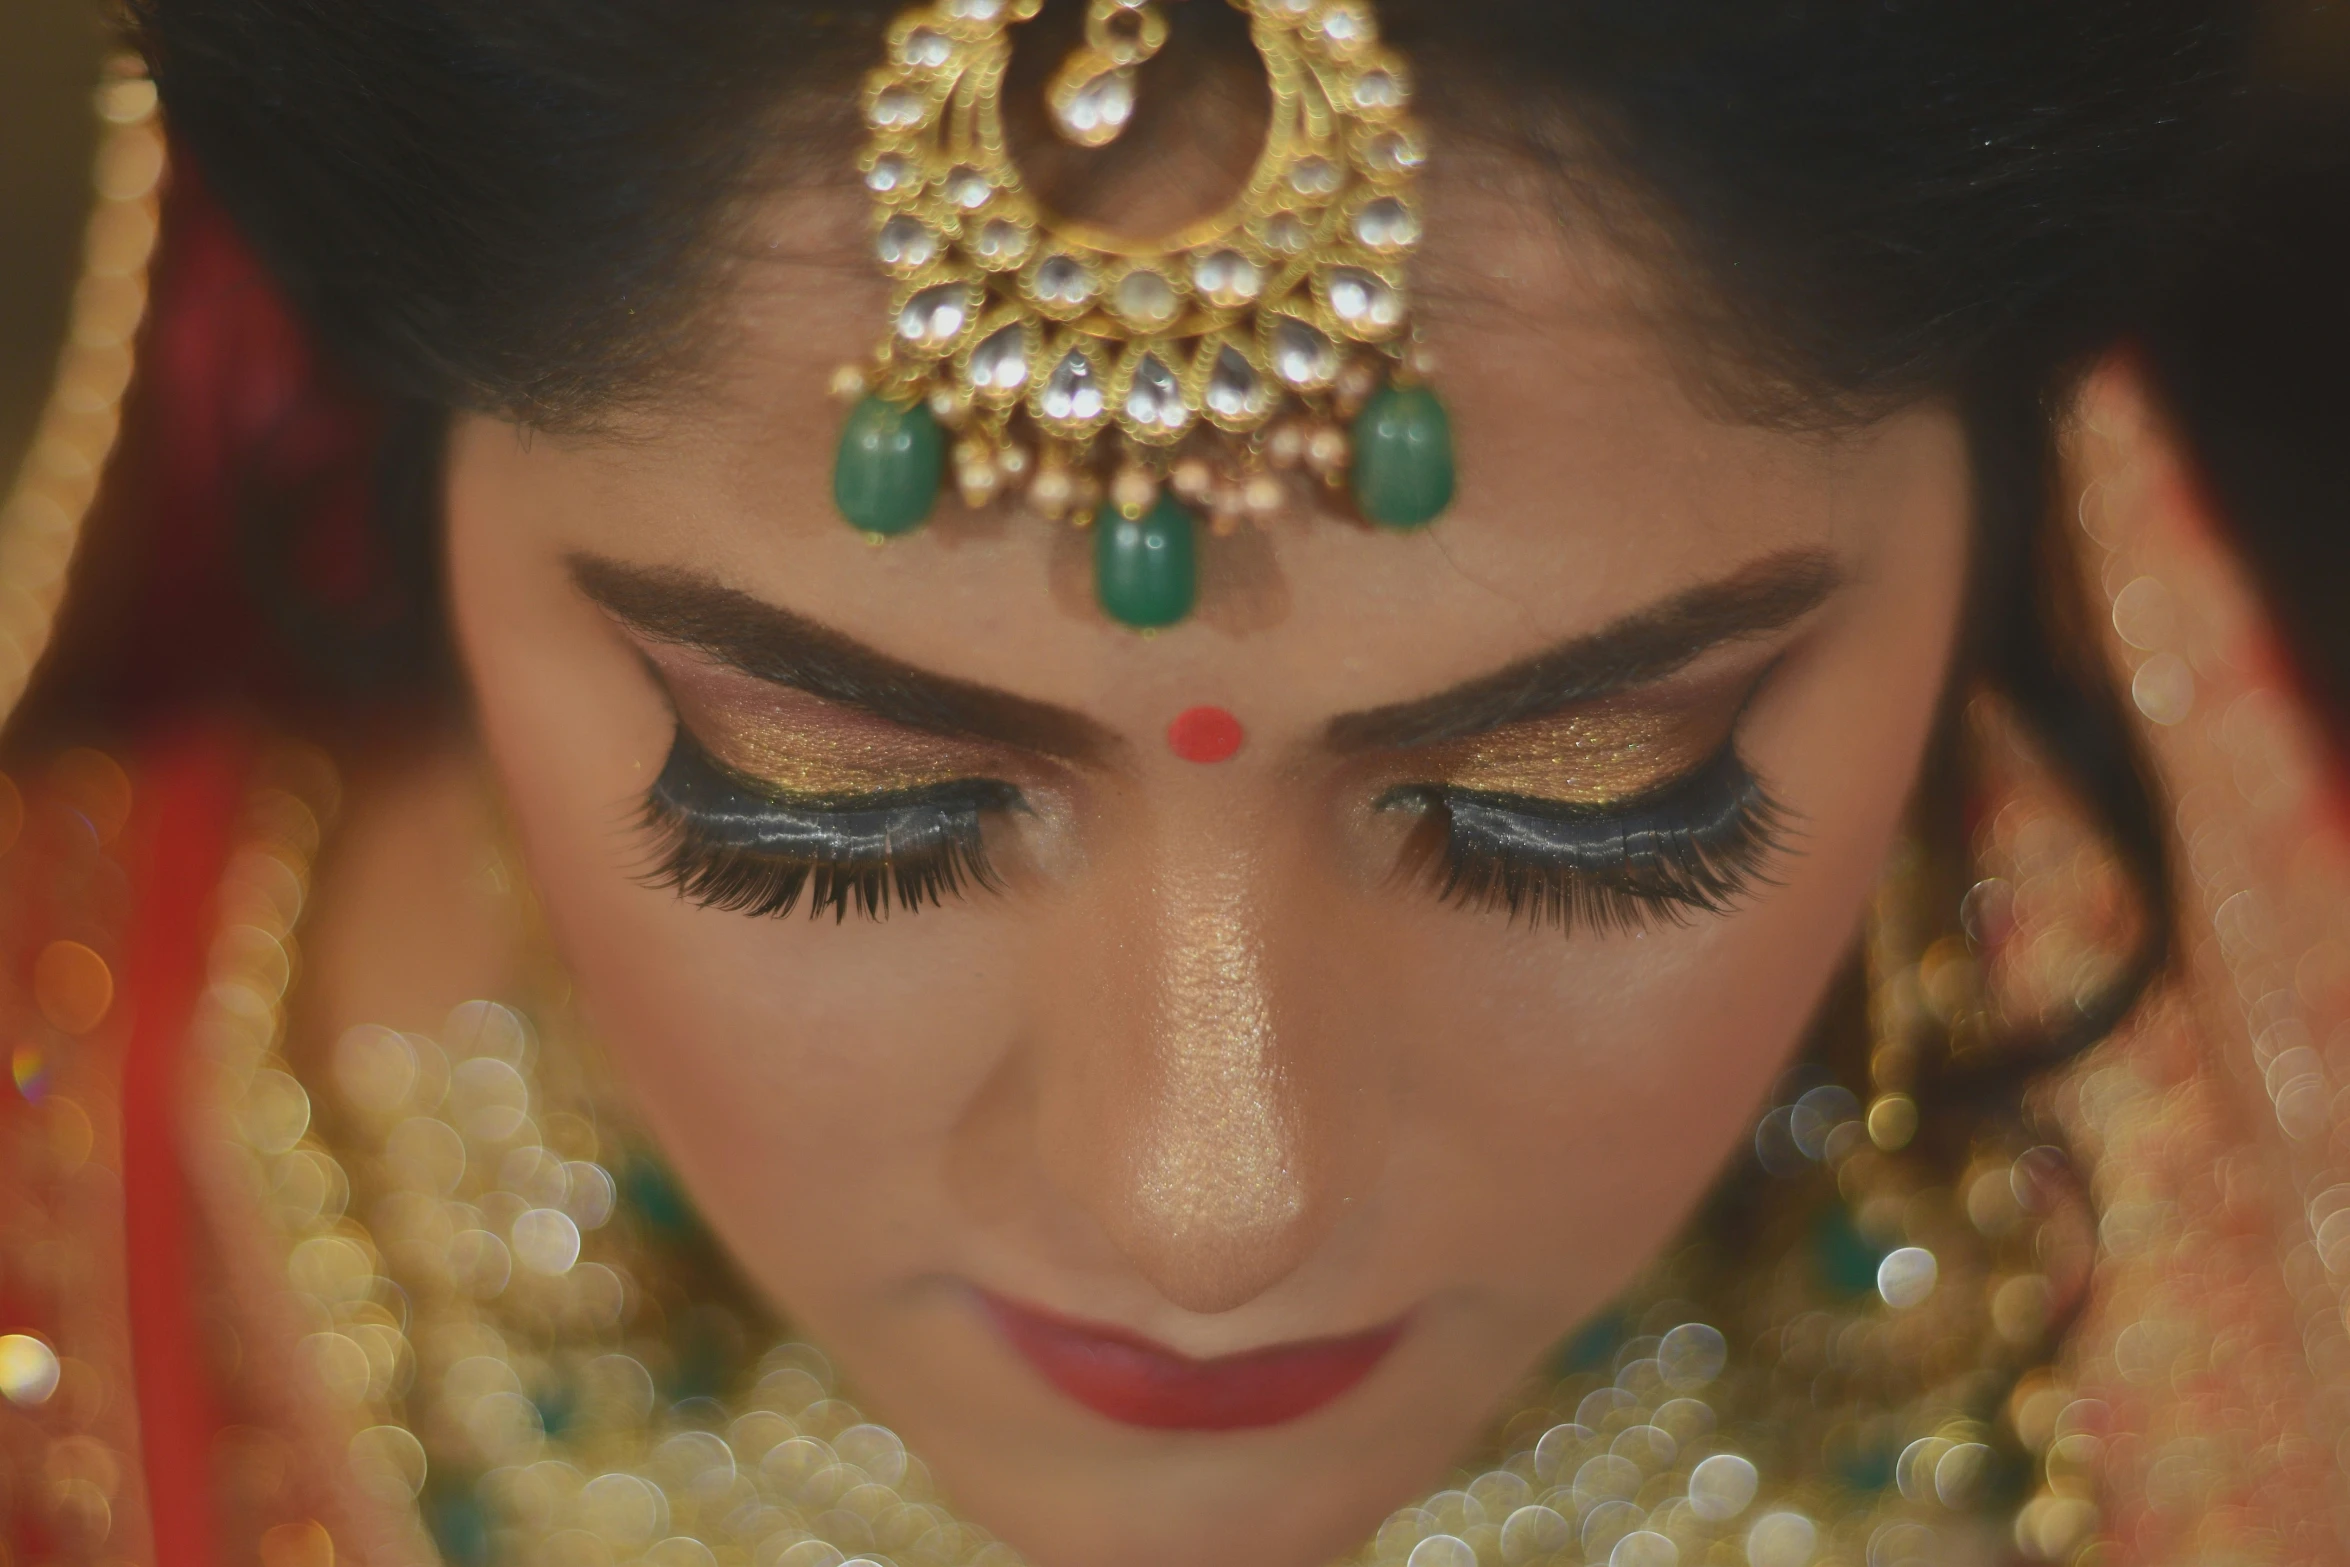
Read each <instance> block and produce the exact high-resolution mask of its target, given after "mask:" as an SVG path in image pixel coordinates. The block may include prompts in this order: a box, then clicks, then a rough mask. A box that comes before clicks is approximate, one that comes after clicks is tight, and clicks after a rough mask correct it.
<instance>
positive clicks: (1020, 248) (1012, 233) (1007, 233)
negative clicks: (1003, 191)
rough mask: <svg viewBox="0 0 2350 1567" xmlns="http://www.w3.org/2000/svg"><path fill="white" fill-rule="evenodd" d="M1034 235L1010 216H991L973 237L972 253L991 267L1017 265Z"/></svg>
mask: <svg viewBox="0 0 2350 1567" xmlns="http://www.w3.org/2000/svg"><path fill="white" fill-rule="evenodd" d="M1034 237H1035V236H1034V235H1033V234H1031V233H1030V231H1029V230H1027V229H1025V228H1023V227H1021V226H1020V225H1019V224H1017V223H1014V222H1012V221H1011V220H1010V219H1009V218H990V219H988V220H987V222H986V223H985V224H984V225H982V226H981V228H980V230H979V233H978V235H977V236H976V237H975V238H973V239H972V241H971V253H972V254H973V255H975V256H977V257H978V258H979V259H980V261H982V262H983V263H985V264H986V265H988V266H991V267H1009V266H1017V265H1018V264H1019V262H1020V259H1021V257H1023V256H1025V255H1027V254H1028V246H1029V244H1030V243H1031V241H1032V240H1033V239H1034Z"/></svg>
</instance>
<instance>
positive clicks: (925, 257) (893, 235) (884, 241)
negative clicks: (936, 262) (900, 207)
mask: <svg viewBox="0 0 2350 1567" xmlns="http://www.w3.org/2000/svg"><path fill="white" fill-rule="evenodd" d="M873 252H874V254H875V255H877V256H879V257H880V258H881V264H882V265H883V266H885V267H907V268H912V267H919V266H926V265H928V264H929V262H930V260H931V258H932V257H934V256H936V255H937V254H938V235H936V234H935V233H933V232H932V231H931V228H930V225H929V224H927V223H925V222H923V221H922V220H921V219H920V218H915V217H908V216H907V215H906V214H905V213H902V212H901V213H899V214H898V215H897V216H896V217H894V218H891V219H890V220H889V221H888V222H887V223H884V224H883V225H881V232H880V234H878V235H876V236H875V238H874V241H873Z"/></svg>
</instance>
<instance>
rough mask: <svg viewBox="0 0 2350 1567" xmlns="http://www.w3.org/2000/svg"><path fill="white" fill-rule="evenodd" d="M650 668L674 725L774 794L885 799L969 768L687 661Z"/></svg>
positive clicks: (824, 705) (932, 744)
mask: <svg viewBox="0 0 2350 1567" xmlns="http://www.w3.org/2000/svg"><path fill="white" fill-rule="evenodd" d="M665 654H666V656H664V655H665ZM654 662H655V664H656V665H657V666H659V668H660V671H661V675H662V679H663V683H664V684H666V685H667V686H668V688H669V696H670V700H671V701H672V702H673V703H674V704H675V706H676V708H677V716H678V719H679V721H680V722H681V723H683V724H684V725H685V729H686V732H687V733H688V734H690V735H692V736H693V737H694V739H695V740H696V741H698V742H699V743H700V744H701V747H702V749H703V750H704V751H706V752H708V753H709V755H710V758H711V760H713V761H715V762H717V763H718V764H719V765H720V766H721V767H723V768H725V769H726V770H727V771H729V772H732V773H736V774H739V775H741V776H742V777H744V778H747V779H750V780H752V781H754V782H756V783H759V784H763V785H766V786H768V787H770V788H772V789H773V790H774V791H775V792H776V793H777V794H779V795H803V796H807V797H810V798H814V799H828V798H831V799H837V798H843V797H850V796H857V795H870V794H894V793H899V792H902V791H905V790H909V789H923V788H928V787H930V786H931V785H933V784H942V783H947V782H949V781H951V780H953V779H957V778H967V777H970V776H971V775H972V773H973V772H974V771H975V770H978V769H977V764H978V761H979V759H978V758H976V757H974V756H972V755H971V754H970V753H971V748H970V747H968V746H965V745H960V744H957V743H956V742H954V741H952V740H944V739H940V738H938V737H936V736H932V735H925V734H921V733H918V732H916V731H913V730H909V729H903V728H900V727H899V726H897V725H895V724H889V723H885V722H883V721H882V720H880V719H876V718H868V717H866V716H865V715H863V714H861V713H854V712H850V711H848V710H847V709H844V708H841V707H837V706H835V705H833V704H831V703H828V702H824V701H821V700H819V699H817V698H815V697H812V696H807V695H805V694H803V693H801V692H797V691H791V690H787V689H784V688H782V687H778V686H774V685H770V684H768V683H767V682H765V681H761V680H757V679H754V678H753V677H751V676H749V675H744V674H741V673H738V672H736V671H733V670H728V669H716V668H712V667H711V666H709V665H707V664H704V663H702V662H701V661H699V660H696V659H693V658H692V657H691V656H690V655H678V654H674V653H667V650H663V652H661V653H655V654H654Z"/></svg>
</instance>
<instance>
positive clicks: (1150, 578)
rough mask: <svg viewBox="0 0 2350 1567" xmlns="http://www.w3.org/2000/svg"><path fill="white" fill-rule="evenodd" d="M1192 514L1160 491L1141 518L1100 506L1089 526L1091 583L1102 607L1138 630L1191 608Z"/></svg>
mask: <svg viewBox="0 0 2350 1567" xmlns="http://www.w3.org/2000/svg"><path fill="white" fill-rule="evenodd" d="M1192 534H1193V528H1192V521H1191V513H1189V512H1187V511H1185V510H1184V509H1183V508H1182V507H1181V506H1179V505H1177V504H1176V503H1175V498H1174V497H1173V496H1171V495H1164V494H1163V495H1161V496H1160V497H1159V503H1158V504H1157V505H1156V506H1154V507H1152V508H1151V509H1150V510H1149V511H1147V512H1145V513H1144V514H1143V515H1142V516H1140V517H1125V516H1121V515H1120V514H1119V513H1117V512H1115V511H1110V510H1105V511H1104V512H1103V513H1102V515H1101V518H1100V519H1099V520H1098V521H1096V522H1095V523H1094V525H1093V586H1094V592H1095V594H1096V595H1097V596H1098V597H1099V598H1100V599H1101V601H1102V609H1103V611H1104V612H1105V613H1106V614H1108V616H1109V617H1110V618H1111V619H1112V620H1115V621H1117V622H1119V623H1120V624H1122V625H1128V626H1132V627H1134V628H1135V629H1136V630H1138V631H1148V630H1151V629H1153V628H1155V627H1158V626H1172V625H1173V624H1175V622H1177V621H1179V620H1181V619H1182V618H1183V617H1184V616H1186V615H1188V614H1190V613H1191V604H1192V600H1193V599H1194V598H1196V597H1197V596H1198V593H1199V563H1198V555H1197V551H1196V549H1195V547H1194V544H1193V539H1192Z"/></svg>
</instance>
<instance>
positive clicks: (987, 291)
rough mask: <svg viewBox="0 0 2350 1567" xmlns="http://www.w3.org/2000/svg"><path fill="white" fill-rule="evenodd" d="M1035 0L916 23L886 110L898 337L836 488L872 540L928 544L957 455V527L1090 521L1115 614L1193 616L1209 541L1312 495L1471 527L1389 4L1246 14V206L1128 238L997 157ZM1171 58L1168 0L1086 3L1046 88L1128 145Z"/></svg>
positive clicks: (942, 13) (901, 47)
mask: <svg viewBox="0 0 2350 1567" xmlns="http://www.w3.org/2000/svg"><path fill="white" fill-rule="evenodd" d="M1040 3H1041V0H934V3H927V4H922V5H917V6H914V7H912V8H911V9H909V10H907V11H906V12H905V13H903V14H902V15H900V16H899V17H898V18H897V20H896V21H895V22H894V23H892V25H891V27H890V29H889V32H888V50H889V55H888V60H887V63H885V64H884V65H883V66H881V67H880V68H879V69H878V70H876V71H875V72H874V73H873V74H872V76H871V77H870V78H869V80H868V81H867V83H866V87H865V98H864V107H865V123H866V126H867V129H868V131H869V133H870V136H869V141H868V144H867V146H866V149H865V152H864V155H863V159H862V162H861V165H860V167H861V170H862V173H863V176H864V182H865V187H866V190H867V192H868V193H869V195H870V196H871V198H872V201H873V221H874V230H873V233H874V256H875V259H876V260H877V261H878V262H879V264H880V265H881V267H882V269H883V270H884V271H885V272H886V273H888V274H889V276H890V277H891V278H892V279H894V280H895V289H894V292H893V294H892V300H891V315H890V327H889V331H888V333H887V334H886V336H885V337H884V339H883V341H882V342H881V344H880V346H879V347H878V348H877V349H876V350H875V353H874V355H873V357H872V360H871V362H870V363H868V364H863V365H856V366H850V367H848V368H846V369H844V370H843V371H842V372H841V374H840V375H839V376H838V377H836V382H835V391H836V392H837V393H838V394H840V395H841V396H843V397H844V398H845V399H847V400H849V401H850V402H852V403H853V407H852V409H851V411H850V413H849V415H848V419H847V422H846V425H845V427H844V429H843V431H842V434H841V440H840V447H839V452H838V455H837V457H836V460H835V464H834V471H833V495H834V500H835V502H836V504H837V505H838V507H839V510H840V512H841V514H842V515H843V516H844V517H845V518H846V519H847V520H848V521H849V522H850V524H851V525H853V526H855V527H857V528H859V529H861V530H863V531H864V532H866V533H868V534H871V535H874V536H876V537H888V536H891V535H895V534H900V533H905V532H908V531H910V530H912V529H914V528H917V527H919V526H920V525H921V524H922V523H923V521H924V520H925V519H927V517H928V516H929V514H930V512H931V510H932V508H933V507H934V505H935V504H936V501H937V497H938V492H939V490H940V488H941V487H942V486H943V484H944V482H945V478H946V473H947V469H948V465H949V462H950V460H951V463H952V467H953V472H954V478H955V481H956V485H957V488H958V489H959V491H960V492H961V495H962V499H963V501H964V502H965V504H967V505H970V506H973V507H978V506H984V505H987V504H989V503H991V502H993V501H995V500H996V499H998V498H1000V497H1002V496H1004V495H1005V494H1006V493H1007V492H1009V491H1010V490H1012V489H1014V488H1015V487H1020V488H1021V490H1022V494H1023V496H1024V498H1025V500H1026V502H1027V504H1028V505H1029V506H1030V507H1031V508H1032V509H1033V510H1035V511H1037V512H1038V513H1040V514H1041V515H1043V516H1046V517H1048V518H1067V519H1069V520H1070V521H1072V522H1074V523H1076V524H1078V525H1079V526H1086V525H1091V524H1093V523H1094V522H1095V520H1096V517H1097V514H1098V513H1099V512H1100V510H1101V508H1102V506H1103V503H1104V501H1105V500H1106V501H1107V502H1108V505H1109V508H1110V516H1108V517H1107V518H1105V519H1104V525H1103V526H1102V527H1101V529H1100V531H1099V533H1098V534H1097V537H1096V540H1095V551H1094V561H1095V571H1094V581H1095V589H1096V595H1097V597H1098V599H1099V601H1100V603H1101V605H1102V608H1103V610H1104V611H1105V612H1106V613H1107V614H1108V615H1109V616H1110V617H1111V618H1112V619H1114V620H1116V621H1119V622H1121V623H1122V624H1125V625H1127V626H1131V627H1135V628H1137V629H1144V630H1148V629H1152V628H1155V627H1160V626H1167V625H1172V624H1174V623H1176V622H1177V621H1180V620H1181V619H1183V618H1184V617H1185V616H1186V615H1187V614H1189V613H1190V610H1191V607H1192V604H1193V600H1194V598H1195V596H1196V586H1197V546H1196V543H1195V533H1196V527H1197V522H1198V519H1199V517H1200V516H1201V514H1203V513H1204V514H1205V517H1206V520H1207V522H1208V524H1209V528H1210V531H1211V532H1213V533H1217V534H1225V533H1230V532H1231V531H1233V530H1234V529H1236V528H1238V527H1239V526H1240V525H1241V524H1242V523H1243V522H1244V521H1249V522H1258V523H1262V522H1268V521H1271V520H1272V519H1274V518H1275V517H1278V516H1279V515H1281V514H1282V513H1283V512H1284V511H1285V510H1287V509H1288V508H1289V506H1290V505H1291V503H1292V502H1293V501H1295V500H1296V499H1297V498H1298V491H1300V490H1301V489H1304V488H1307V487H1309V486H1312V487H1316V488H1320V489H1323V490H1327V491H1330V492H1345V493H1350V494H1351V496H1352V499H1353V503H1354V506H1355V509H1356V510H1357V511H1358V512H1359V513H1360V514H1361V515H1362V516H1363V517H1365V518H1366V519H1368V520H1369V521H1371V522H1374V523H1377V524H1380V525H1382V526H1385V527H1388V528H1392V529H1398V530H1409V529H1415V528H1420V527H1424V526H1426V525H1427V524H1428V523H1430V522H1433V521H1434V520H1435V519H1436V518H1437V516H1438V515H1440V514H1441V513H1442V512H1443V511H1444V510H1445V508H1446V507H1447V506H1449V505H1450V504H1451V501H1452V496H1453V490H1454V484H1455V464H1454V457H1453V442H1452V428H1451V422H1450V418H1449V415H1448V414H1447V412H1446V410H1445V406H1444V404H1443V402H1442V401H1441V399H1439V398H1438V396H1437V395H1436V393H1435V391H1434V390H1433V389H1432V388H1431V387H1429V386H1428V385H1427V384H1426V381H1425V379H1424V372H1425V369H1426V365H1425V362H1424V360H1423V359H1422V357H1421V356H1420V355H1419V353H1418V352H1417V350H1416V348H1415V346H1414V343H1413V329H1412V323H1411V320H1410V317H1409V311H1408V307H1407V296H1406V289H1405V267H1406V263H1407V262H1408V260H1409V259H1410V257H1411V255H1412V253H1413V252H1414V251H1415V250H1416V248H1417V247H1418V244H1419V241H1420V236H1421V231H1422V221H1421V209H1420V206H1419V200H1418V195H1417V181H1418V176H1419V172H1420V170H1421V168H1422V166H1423V165H1424V164H1425V162H1426V158H1427V149H1426V141H1425V138H1424V135H1423V133H1422V131H1421V129H1420V127H1419V125H1418V124H1417V122H1416V121H1414V120H1413V119H1412V118H1411V116H1410V115H1409V113H1408V112H1407V106H1408V104H1409V101H1410V82H1409V76H1408V73H1407V71H1406V68H1405V65H1404V63H1403V61H1402V60H1401V59H1400V58H1399V57H1398V56H1396V55H1395V54H1394V53H1393V52H1392V51H1390V50H1388V49H1387V48H1385V47H1384V46H1383V45H1382V44H1381V43H1380V41H1379V37H1378V30H1377V25H1376V22H1375V21H1374V19H1373V16H1372V12H1371V9H1370V6H1369V4H1368V3H1367V0H1232V3H1233V4H1234V5H1235V6H1236V7H1237V8H1239V9H1240V10H1242V11H1244V12H1246V13H1247V14H1248V16H1249V19H1250V34H1251V37H1252V39H1253V40H1254V42H1255V45H1256V48H1257V52H1258V54H1259V56H1260V58H1261V59H1262V61H1263V63H1264V66H1265V70H1266V73H1267V76H1268V79H1269V82H1270V84H1271V89H1272V100H1273V114H1272V125H1271V129H1270V132H1269V134H1268V136H1267V139H1266V143H1265V147H1264V150H1263V152H1262V153H1261V154H1260V155H1259V157H1258V160H1257V163H1256V167H1255V169H1254V170H1253V171H1252V173H1251V174H1250V176H1249V178H1248V181H1247V183H1246V185H1245V186H1244V187H1243V189H1242V191H1241V193H1240V194H1239V196H1238V197H1236V198H1235V199H1234V200H1233V202H1232V203H1231V204H1230V205H1228V206H1227V207H1226V208H1225V209H1224V210H1223V211H1221V212H1218V213H1216V214H1214V215H1212V216H1210V217H1208V218H1206V219H1204V220H1202V221H1201V222H1199V223H1197V224H1195V225H1193V226H1191V227H1190V228H1187V229H1185V230H1183V231H1182V232H1180V233H1178V234H1176V235H1173V236H1170V237H1168V238H1167V239H1165V240H1162V241H1157V242H1151V243H1142V244H1134V243H1129V242H1126V241H1124V240H1120V239H1117V238H1115V237H1113V236H1110V235H1108V234H1105V233H1102V232H1100V231H1098V230H1094V229H1091V228H1087V227H1084V226H1082V225H1078V224H1074V223H1070V222H1067V221H1064V220H1061V219H1059V218H1056V217H1054V216H1053V215H1051V214H1049V213H1047V212H1046V211H1045V210H1044V209H1043V208H1042V207H1041V205H1040V204H1039V203H1038V202H1037V201H1036V199H1035V198H1034V197H1033V196H1032V195H1031V194H1030V193H1029V191H1028V189H1027V187H1026V185H1025V183H1024V182H1023V180H1022V178H1021V175H1020V171H1019V169H1018V167H1017V166H1016V165H1015V164H1014V162H1013V161H1012V158H1011V156H1010V153H1009V150H1008V144H1007V140H1006V137H1005V134H1004V119H1003V100H1002V95H1003V85H1004V80H1005V74H1006V69H1007V66H1008V63H1009V60H1010V55H1011V44H1010V39H1009V35H1008V29H1009V28H1010V27H1011V26H1013V25H1015V24H1017V23H1020V22H1025V21H1028V20H1030V19H1032V18H1033V17H1034V16H1035V15H1036V13H1037V10H1038V7H1039V4H1040ZM1166 38H1167V22H1166V19H1165V17H1164V16H1163V15H1162V14H1161V12H1160V10H1159V8H1158V5H1157V4H1156V3H1154V0H1091V3H1090V5H1089V9H1088V11H1087V15H1086V24H1085V42H1084V44H1083V45H1082V46H1080V47H1079V48H1078V49H1076V50H1075V51H1074V52H1073V53H1072V54H1071V55H1070V56H1069V58H1068V59H1067V60H1066V61H1064V62H1063V63H1062V65H1061V67H1060V68H1059V70H1058V71H1057V72H1056V73H1055V75H1054V77H1053V80H1052V84H1051V86H1050V88H1049V89H1048V92H1047V101H1048V108H1049V109H1050V111H1051V118H1052V122H1053V124H1054V126H1055V128H1056V130H1057V131H1058V132H1059V134H1061V135H1062V136H1064V137H1065V138H1067V139H1068V140H1070V141H1072V142H1074V143H1076V144H1078V145H1080V146H1088V147H1097V146H1103V145H1106V144H1107V143H1109V142H1110V141H1113V140H1115V139H1116V138H1117V136H1118V135H1119V134H1120V133H1121V132H1123V131H1124V130H1125V128H1126V127H1127V125H1128V124H1129V123H1131V121H1132V118H1133V113H1134V108H1135V104H1136V93H1137V72H1138V71H1139V69H1140V67H1141V66H1142V64H1143V63H1144V62H1146V61H1148V60H1149V59H1150V58H1151V57H1152V56H1154V55H1155V54H1157V53H1158V52H1159V50H1160V49H1161V48H1162V47H1163V46H1164V44H1165V42H1166Z"/></svg>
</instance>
